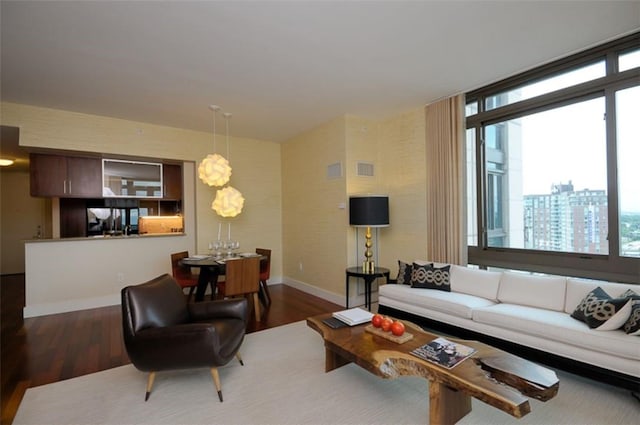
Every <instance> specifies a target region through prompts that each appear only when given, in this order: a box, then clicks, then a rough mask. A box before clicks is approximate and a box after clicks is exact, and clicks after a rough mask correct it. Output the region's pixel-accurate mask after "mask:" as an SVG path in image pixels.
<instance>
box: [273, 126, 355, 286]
mask: <svg viewBox="0 0 640 425" xmlns="http://www.w3.org/2000/svg"><path fill="white" fill-rule="evenodd" d="M337 162H339V163H341V164H342V166H343V167H344V163H345V118H344V117H339V118H336V119H334V120H332V121H330V122H328V123H326V124H324V125H321V126H319V127H317V128H314V129H312V130H310V131H307V132H305V133H303V134H301V135H299V136H297V137H294V138H293V139H291V140H288V141H287V142H285V143H284V144H283V145H282V222H283V229H282V230H283V237H282V239H283V248H284V250H283V252H284V256H283V270H284V275H285V276H287V277H288V278H290V279H293V280H295V281H297V282H303V283H305V284H308V285H311V286H313V287H315V288H319V289H320V290H321V291H324V292H323V294H324V295H331V294H333V295H334V296H337V294H344V269H345V267H346V266H347V255H346V252H347V251H346V241H347V227H348V216H347V209H346V208H345V209H340V208H339V206H340V204H341V203H345V202H346V186H345V178H344V176H343V177H341V178H337V179H328V178H327V166H328V165H329V164H334V163H337Z"/></svg>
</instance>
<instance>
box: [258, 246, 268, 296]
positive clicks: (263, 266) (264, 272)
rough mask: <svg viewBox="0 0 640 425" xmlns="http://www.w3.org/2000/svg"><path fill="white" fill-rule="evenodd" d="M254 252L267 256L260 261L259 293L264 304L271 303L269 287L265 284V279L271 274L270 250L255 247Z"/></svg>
mask: <svg viewBox="0 0 640 425" xmlns="http://www.w3.org/2000/svg"><path fill="white" fill-rule="evenodd" d="M256 254H260V255H262V256H264V257H267V259H266V260H263V261H260V293H261V294H262V295H263V297H264V300H265V304H266V305H270V304H271V295H270V294H269V287H268V286H267V280H269V275H270V274H271V250H270V249H264V248H256Z"/></svg>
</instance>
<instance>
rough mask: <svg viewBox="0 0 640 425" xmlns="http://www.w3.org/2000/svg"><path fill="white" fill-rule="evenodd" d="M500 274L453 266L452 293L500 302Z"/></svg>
mask: <svg viewBox="0 0 640 425" xmlns="http://www.w3.org/2000/svg"><path fill="white" fill-rule="evenodd" d="M501 276H502V273H500V272H490V271H487V270H480V269H472V268H469V267H462V266H456V265H452V266H451V291H452V292H459V293H462V294H469V295H475V296H477V297H482V298H486V299H489V300H493V301H498V288H499V287H500V277H501Z"/></svg>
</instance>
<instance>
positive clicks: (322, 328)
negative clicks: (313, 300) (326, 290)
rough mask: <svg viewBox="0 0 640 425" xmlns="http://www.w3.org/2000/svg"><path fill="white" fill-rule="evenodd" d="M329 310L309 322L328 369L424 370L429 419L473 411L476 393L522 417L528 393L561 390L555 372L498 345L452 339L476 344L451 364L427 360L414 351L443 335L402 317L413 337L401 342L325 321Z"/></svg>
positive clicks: (391, 374)
mask: <svg viewBox="0 0 640 425" xmlns="http://www.w3.org/2000/svg"><path fill="white" fill-rule="evenodd" d="M328 317H331V314H330V313H327V314H323V315H319V316H314V317H310V318H308V319H307V325H308V326H309V327H311V328H312V329H314V330H316V331H317V332H319V333H320V334H321V335H322V337H323V338H324V346H325V352H326V359H325V371H326V372H329V371H331V370H333V369H336V368H338V367H340V366H343V365H345V364H347V363H351V362H353V363H355V364H357V365H358V366H360V367H362V368H364V369H366V370H368V371H369V372H371V373H373V374H374V375H378V376H380V377H382V378H387V379H393V378H397V377H400V376H420V377H423V378H425V379H427V380H428V381H429V423H430V424H453V423H456V422H457V421H459V420H460V419H461V418H463V417H464V416H465V415H467V414H468V413H469V412H470V411H471V397H475V398H477V399H478V400H482V401H483V402H485V403H487V404H489V405H491V406H493V407H495V408H498V409H500V410H503V411H505V412H507V413H509V414H510V415H512V416H514V417H516V418H521V417H522V416H524V415H526V414H527V413H529V412H530V411H531V407H530V405H529V399H528V398H527V397H533V398H535V399H538V400H541V401H547V400H549V399H551V398H553V397H554V396H555V395H556V394H557V393H558V385H559V382H558V377H557V376H556V374H555V372H553V371H552V370H549V369H547V368H544V367H541V366H538V365H537V364H535V363H532V362H530V361H528V360H525V359H522V358H520V357H517V356H514V355H512V354H509V353H507V352H505V351H502V350H498V349H497V348H494V347H491V346H489V345H486V344H483V343H480V342H477V341H466V340H459V339H456V338H449V337H447V339H449V340H451V341H454V342H459V343H461V344H464V345H467V346H469V347H473V348H475V349H476V350H477V352H476V353H474V354H473V355H472V356H471V357H470V358H468V359H466V360H464V361H462V362H461V363H459V364H458V365H456V366H455V367H454V368H452V369H447V368H445V367H443V366H439V365H436V364H434V363H431V362H428V361H426V360H422V359H420V358H418V357H415V356H414V355H412V354H410V351H411V350H413V349H415V348H417V347H419V346H421V345H423V344H426V343H428V342H430V341H432V340H433V339H435V338H437V337H438V336H439V335H435V334H431V333H428V332H425V331H424V330H422V328H420V327H419V326H417V325H415V324H413V323H410V322H407V321H404V320H403V321H402V322H403V323H404V324H405V327H406V331H407V332H410V333H411V334H413V336H414V337H413V339H411V340H409V341H407V342H405V343H403V344H397V343H395V342H393V341H389V340H387V339H384V338H381V337H379V336H377V335H373V334H371V333H369V332H365V330H364V328H365V326H366V324H365V325H359V326H353V327H344V328H339V329H332V328H330V327H329V326H327V325H325V324H324V323H322V320H323V319H326V318H328Z"/></svg>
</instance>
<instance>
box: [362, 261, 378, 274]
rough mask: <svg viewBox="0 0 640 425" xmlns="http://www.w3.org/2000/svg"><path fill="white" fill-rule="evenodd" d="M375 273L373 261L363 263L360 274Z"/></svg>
mask: <svg viewBox="0 0 640 425" xmlns="http://www.w3.org/2000/svg"><path fill="white" fill-rule="evenodd" d="M375 271H376V263H375V262H373V261H365V262H363V263H362V273H373V272H375Z"/></svg>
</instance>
